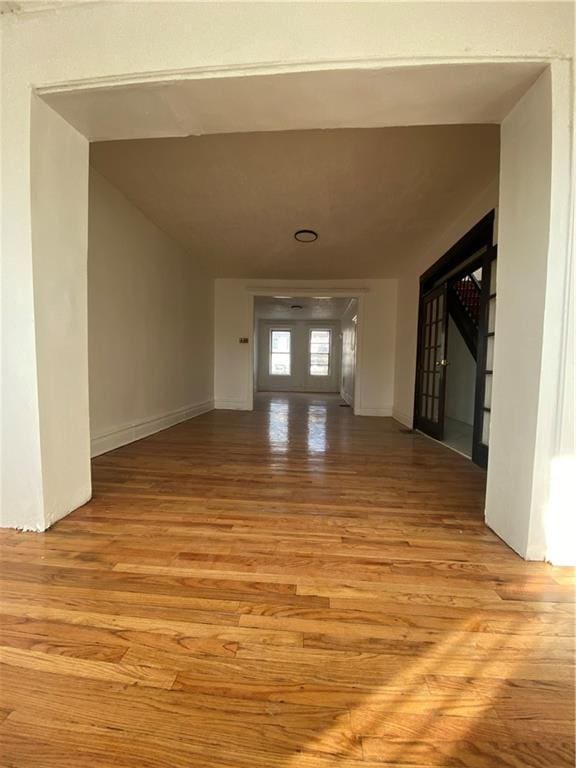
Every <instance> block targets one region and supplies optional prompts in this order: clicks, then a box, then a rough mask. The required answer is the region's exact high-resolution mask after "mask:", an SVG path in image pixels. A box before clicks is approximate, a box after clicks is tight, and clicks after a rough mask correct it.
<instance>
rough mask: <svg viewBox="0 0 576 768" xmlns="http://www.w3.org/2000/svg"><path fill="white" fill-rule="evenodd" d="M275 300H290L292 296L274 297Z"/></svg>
mask: <svg viewBox="0 0 576 768" xmlns="http://www.w3.org/2000/svg"><path fill="white" fill-rule="evenodd" d="M274 298H275V299H291V298H292V296H274Z"/></svg>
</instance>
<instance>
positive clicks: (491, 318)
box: [488, 297, 496, 333]
mask: <svg viewBox="0 0 576 768" xmlns="http://www.w3.org/2000/svg"><path fill="white" fill-rule="evenodd" d="M495 327H496V297H494V298H493V299H490V303H489V305H488V333H494V329H495Z"/></svg>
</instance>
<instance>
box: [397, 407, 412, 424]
mask: <svg viewBox="0 0 576 768" xmlns="http://www.w3.org/2000/svg"><path fill="white" fill-rule="evenodd" d="M392 418H393V419H396V421H399V422H400V424H403V425H404V426H405V427H409V428H410V429H412V416H410V414H408V413H403V412H402V411H399V410H397V409H396V408H393V409H392Z"/></svg>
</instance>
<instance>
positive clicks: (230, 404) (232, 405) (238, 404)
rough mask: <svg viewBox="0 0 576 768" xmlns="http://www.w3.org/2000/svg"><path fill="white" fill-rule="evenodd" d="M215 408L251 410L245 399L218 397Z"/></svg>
mask: <svg viewBox="0 0 576 768" xmlns="http://www.w3.org/2000/svg"><path fill="white" fill-rule="evenodd" d="M214 408H215V409H216V410H217V411H219V410H223V411H249V410H251V409H250V407H249V405H248V403H247V402H246V401H245V400H226V399H224V398H218V399H217V400H215V401H214Z"/></svg>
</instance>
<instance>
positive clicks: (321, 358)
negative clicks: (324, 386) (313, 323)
mask: <svg viewBox="0 0 576 768" xmlns="http://www.w3.org/2000/svg"><path fill="white" fill-rule="evenodd" d="M331 342H332V331H330V330H320V329H316V328H315V329H314V330H313V331H310V369H309V370H310V376H329V375H330V349H331V347H332V344H331Z"/></svg>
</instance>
